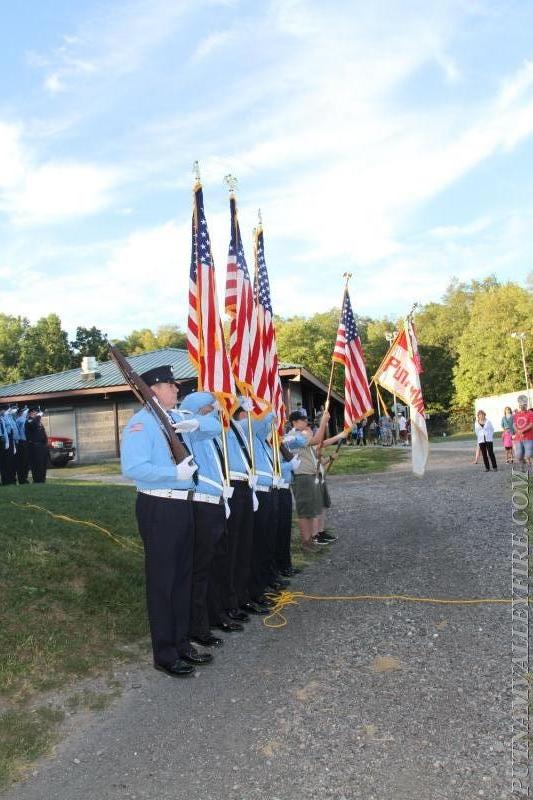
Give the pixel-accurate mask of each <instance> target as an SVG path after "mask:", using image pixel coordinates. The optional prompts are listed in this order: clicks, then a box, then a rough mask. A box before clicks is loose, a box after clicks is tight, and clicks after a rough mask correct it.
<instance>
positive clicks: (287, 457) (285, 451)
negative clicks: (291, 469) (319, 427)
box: [279, 441, 294, 461]
mask: <svg viewBox="0 0 533 800" xmlns="http://www.w3.org/2000/svg"><path fill="white" fill-rule="evenodd" d="M279 451H280V453H281V455H282V456H283V460H284V461H292V459H293V458H294V453H291V451H290V450H289V448H288V447H287V445H286V444H283V442H281V441H280V443H279Z"/></svg>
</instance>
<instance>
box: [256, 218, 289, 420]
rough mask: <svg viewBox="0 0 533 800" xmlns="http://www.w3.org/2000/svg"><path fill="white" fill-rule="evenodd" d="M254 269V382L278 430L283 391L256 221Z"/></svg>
mask: <svg viewBox="0 0 533 800" xmlns="http://www.w3.org/2000/svg"><path fill="white" fill-rule="evenodd" d="M255 260H256V273H255V281H254V293H255V302H256V309H257V336H258V340H259V353H258V357H257V361H256V362H255V364H254V386H255V387H256V391H257V394H258V395H259V397H262V398H264V399H265V400H266V401H267V402H269V403H270V404H271V405H272V410H273V412H274V413H275V415H276V418H277V421H278V429H279V431H280V432H281V431H282V429H283V423H284V421H285V406H284V404H283V392H282V390H281V382H280V379H279V372H278V350H277V346H276V331H275V329H274V319H273V316H274V315H273V313H272V303H271V301H270V284H269V281H268V273H267V268H266V263H265V242H264V236H263V227H262V225H260V226H259V227H258V228H257V230H256V234H255Z"/></svg>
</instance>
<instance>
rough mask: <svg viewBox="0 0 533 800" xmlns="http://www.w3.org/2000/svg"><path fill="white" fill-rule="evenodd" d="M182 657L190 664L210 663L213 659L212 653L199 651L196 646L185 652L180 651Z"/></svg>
mask: <svg viewBox="0 0 533 800" xmlns="http://www.w3.org/2000/svg"><path fill="white" fill-rule="evenodd" d="M180 659H182V661H186V662H187V663H188V664H210V663H211V661H212V660H213V656H212V655H211V653H199V652H198V650H197V649H196V648H195V647H190V648H189V650H186V651H185V652H184V653H180Z"/></svg>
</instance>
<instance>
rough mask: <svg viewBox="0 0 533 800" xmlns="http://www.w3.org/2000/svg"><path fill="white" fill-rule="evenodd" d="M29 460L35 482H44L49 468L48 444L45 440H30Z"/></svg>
mask: <svg viewBox="0 0 533 800" xmlns="http://www.w3.org/2000/svg"><path fill="white" fill-rule="evenodd" d="M28 461H29V464H30V469H31V477H32V480H33V482H34V483H44V482H45V481H46V470H47V468H48V445H46V444H44V442H28Z"/></svg>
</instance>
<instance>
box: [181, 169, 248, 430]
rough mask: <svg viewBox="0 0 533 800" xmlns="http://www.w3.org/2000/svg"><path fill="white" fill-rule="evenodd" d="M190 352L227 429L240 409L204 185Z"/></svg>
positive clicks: (201, 385)
mask: <svg viewBox="0 0 533 800" xmlns="http://www.w3.org/2000/svg"><path fill="white" fill-rule="evenodd" d="M187 349H188V351H189V356H190V358H191V360H192V362H193V363H194V365H195V366H196V368H197V370H198V390H199V391H206V392H211V393H212V394H214V395H215V397H216V398H217V400H218V401H219V403H220V406H221V410H222V412H223V418H224V424H225V426H226V427H227V426H228V425H229V418H230V416H231V413H232V411H233V410H234V409H235V407H236V399H235V382H234V380H233V375H232V373H231V368H230V364H229V359H228V354H227V352H226V345H225V342H224V334H223V330H222V322H221V320H220V315H219V312H218V300H217V291H216V285H215V268H214V264H213V257H212V255H211V242H210V239H209V231H208V229H207V222H206V219H205V212H204V198H203V192H202V186H201V184H200V183H197V184H196V186H195V188H194V205H193V215H192V249H191V270H190V274H189V318H188V321H187Z"/></svg>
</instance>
